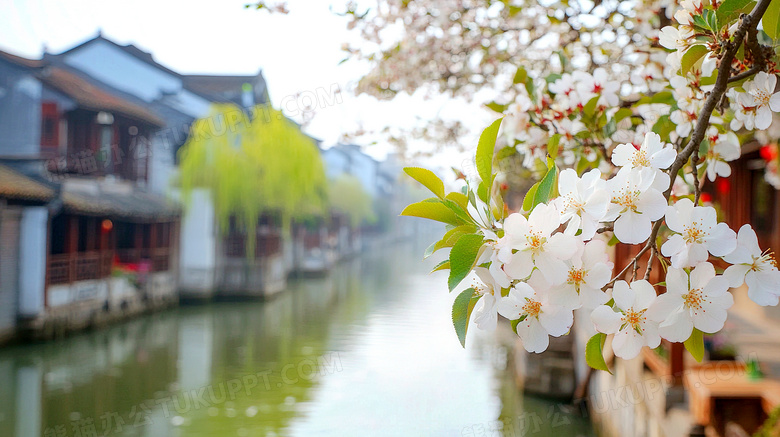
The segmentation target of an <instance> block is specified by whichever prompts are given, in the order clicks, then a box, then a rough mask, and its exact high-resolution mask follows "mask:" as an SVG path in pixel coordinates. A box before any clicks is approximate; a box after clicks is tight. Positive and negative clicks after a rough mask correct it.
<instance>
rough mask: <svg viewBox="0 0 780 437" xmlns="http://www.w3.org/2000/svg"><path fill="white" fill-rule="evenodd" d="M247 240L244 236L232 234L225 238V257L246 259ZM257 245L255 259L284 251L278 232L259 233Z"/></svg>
mask: <svg viewBox="0 0 780 437" xmlns="http://www.w3.org/2000/svg"><path fill="white" fill-rule="evenodd" d="M246 239H247V237H246V236H244V235H242V234H238V233H236V234H231V235H228V236H227V237H225V239H224V240H223V241H224V245H225V255H226V256H228V257H229V258H244V257H246ZM255 241H256V245H255V258H263V257H266V256H269V255H274V254H277V253H279V252H281V251H282V236H281V235H280V234H279V233H278V232H273V233H258V234H257V239H256V240H255Z"/></svg>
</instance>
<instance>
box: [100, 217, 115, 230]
mask: <svg viewBox="0 0 780 437" xmlns="http://www.w3.org/2000/svg"><path fill="white" fill-rule="evenodd" d="M111 229H114V222H112V221H111V220H109V219H105V220H103V221H102V222H101V223H100V230H101V231H103V232H111Z"/></svg>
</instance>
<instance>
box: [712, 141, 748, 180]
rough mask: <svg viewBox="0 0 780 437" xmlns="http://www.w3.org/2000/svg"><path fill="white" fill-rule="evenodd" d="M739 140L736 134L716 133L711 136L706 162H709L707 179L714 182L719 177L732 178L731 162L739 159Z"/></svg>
mask: <svg viewBox="0 0 780 437" xmlns="http://www.w3.org/2000/svg"><path fill="white" fill-rule="evenodd" d="M740 154H741V151H740V148H739V138H737V134H735V133H734V132H728V133H727V134H725V135H724V134H719V133H717V132H716V133H715V134H714V135H711V136H710V148H709V150H707V156H706V157H705V160H706V162H707V179H709V180H710V182H714V181H715V178H717V177H718V176H720V177H722V178H727V177H729V176H731V166H729V164H728V163H729V162H730V161H734V160H735V159H737V158H739V156H740Z"/></svg>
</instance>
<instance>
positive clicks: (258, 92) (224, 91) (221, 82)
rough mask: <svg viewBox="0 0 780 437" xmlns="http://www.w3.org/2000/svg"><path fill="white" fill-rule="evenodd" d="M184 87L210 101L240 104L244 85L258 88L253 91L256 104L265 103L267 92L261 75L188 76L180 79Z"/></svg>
mask: <svg viewBox="0 0 780 437" xmlns="http://www.w3.org/2000/svg"><path fill="white" fill-rule="evenodd" d="M181 78H182V80H183V81H184V86H185V88H187V89H188V90H190V91H192V92H195V93H197V94H200V95H201V96H202V97H206V98H209V99H212V100H217V101H219V100H229V101H232V102H234V103H238V104H241V103H242V102H241V95H242V94H243V87H244V84H245V83H249V84H252V85H258V83H259V84H260V86H258V87H256V88H259V89H253V90H252V92H253V94H254V95H255V98H256V103H258V104H261V103H266V102H267V101H268V98H267V90H266V83H265V79H264V78H263V75H262V73H258V74H256V75H254V76H252V75H233V76H230V75H208V74H188V75H184V76H182V77H181Z"/></svg>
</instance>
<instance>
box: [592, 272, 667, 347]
mask: <svg viewBox="0 0 780 437" xmlns="http://www.w3.org/2000/svg"><path fill="white" fill-rule="evenodd" d="M612 298H613V299H614V300H615V307H616V309H617V310H618V311H617V312H616V311H614V310H613V309H612V308H610V307H608V306H606V305H601V306H599V307H598V308H596V309H595V310H593V313H591V315H590V318H591V321H593V324H594V325H595V326H596V330H597V331H599V332H602V333H604V334H615V336H614V338H613V339H612V348H613V349H614V350H615V355H616V356H618V357H620V358H623V359H626V360H630V359H631V358H634V357H636V356H637V355H639V352H640V351H641V350H642V348H643V347H644V346H648V347H649V348H651V349H653V348H656V347H658V345H659V344H661V337H660V336H659V335H658V323H657V322H656V321H654V320H651V319H649V318H648V317H647V315H646V314H645V312H646V311H647V309H648V308H649V307H650V306H651V305H652V304H653V302H654V301H655V299H656V295H655V289H653V286H652V285H650V283H649V282H647V281H645V280H644V279H642V280H639V281H634V282H632V283H631V285H629V284H628V283H627V282H626V281H617V282H615V286H614V288H613V289H612Z"/></svg>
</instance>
